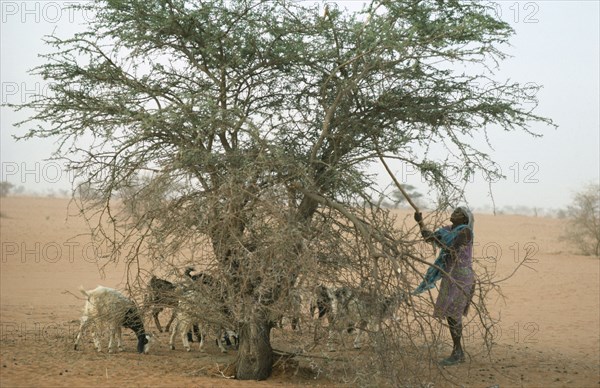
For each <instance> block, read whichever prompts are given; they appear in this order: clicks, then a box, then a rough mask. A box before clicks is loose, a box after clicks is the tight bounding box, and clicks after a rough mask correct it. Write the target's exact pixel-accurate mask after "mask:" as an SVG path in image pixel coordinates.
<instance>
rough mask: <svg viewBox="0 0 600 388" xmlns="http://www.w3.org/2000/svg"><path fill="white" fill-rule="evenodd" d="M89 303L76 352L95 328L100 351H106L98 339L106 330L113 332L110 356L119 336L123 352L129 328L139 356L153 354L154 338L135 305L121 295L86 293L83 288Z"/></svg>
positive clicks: (98, 290) (101, 291)
mask: <svg viewBox="0 0 600 388" xmlns="http://www.w3.org/2000/svg"><path fill="white" fill-rule="evenodd" d="M80 291H81V293H82V294H83V295H85V296H86V298H87V300H86V302H85V306H84V308H83V316H82V317H81V326H80V327H79V332H78V333H77V338H76V339H75V350H77V348H78V346H79V341H80V339H81V336H82V335H83V333H84V331H85V330H86V329H87V328H88V326H90V325H92V326H94V330H93V331H92V338H93V340H94V345H95V347H96V349H97V350H98V351H99V352H100V351H101V350H102V347H101V343H100V338H98V335H99V334H100V333H101V332H102V329H103V327H104V326H108V329H109V342H108V352H109V353H112V348H113V340H114V337H115V336H116V339H117V347H118V349H119V351H122V350H123V349H122V346H121V327H125V328H128V329H131V330H133V331H134V333H135V335H136V337H137V340H138V344H137V351H138V353H148V351H149V350H150V342H151V336H150V335H149V334H146V332H145V330H144V323H143V322H142V317H141V315H140V313H139V310H138V309H137V307H136V305H135V303H134V302H133V301H132V300H131V299H129V298H127V297H125V296H124V295H123V294H121V293H120V292H119V291H117V290H115V289H112V288H108V287H103V286H98V287H96V288H95V289H93V290H89V291H86V290H84V289H83V287H81V288H80Z"/></svg>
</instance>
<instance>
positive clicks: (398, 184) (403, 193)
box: [377, 150, 421, 213]
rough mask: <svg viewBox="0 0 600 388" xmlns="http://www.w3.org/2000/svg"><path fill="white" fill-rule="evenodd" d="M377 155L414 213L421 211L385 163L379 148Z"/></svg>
mask: <svg viewBox="0 0 600 388" xmlns="http://www.w3.org/2000/svg"><path fill="white" fill-rule="evenodd" d="M377 155H378V156H379V160H381V163H383V166H384V167H385V169H386V170H387V172H388V174H389V175H390V176H391V177H392V180H393V181H394V184H395V185H396V187H397V188H398V190H400V192H401V193H402V195H404V198H406V200H407V201H408V203H409V204H410V206H412V208H413V209H415V212H416V213H420V212H421V211H420V210H419V208H418V206H417V205H415V203H414V202H413V201H412V200H411V199H410V197H409V196H408V193H407V192H406V191H405V190H404V189H403V188H402V185H401V184H400V182H398V180H397V179H396V177H395V176H394V173H393V172H392V170H390V168H389V167H388V165H387V163H386V162H385V159H383V156H382V155H381V152H379V150H377Z"/></svg>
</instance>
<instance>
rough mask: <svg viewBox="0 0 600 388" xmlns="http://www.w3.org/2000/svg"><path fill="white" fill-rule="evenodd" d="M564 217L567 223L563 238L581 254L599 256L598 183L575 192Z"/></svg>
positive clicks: (599, 196)
mask: <svg viewBox="0 0 600 388" xmlns="http://www.w3.org/2000/svg"><path fill="white" fill-rule="evenodd" d="M566 217H567V218H568V220H569V225H568V227H567V231H566V233H565V236H564V238H566V239H567V240H569V241H570V242H572V243H573V244H574V245H575V246H576V247H577V249H578V250H579V251H580V252H581V253H582V254H584V255H594V256H596V257H600V185H598V184H591V185H589V186H587V187H586V188H584V189H583V190H581V191H580V192H578V193H576V194H575V196H574V198H573V203H572V204H571V206H569V207H568V208H567V213H566Z"/></svg>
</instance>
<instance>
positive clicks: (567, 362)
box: [0, 197, 600, 387]
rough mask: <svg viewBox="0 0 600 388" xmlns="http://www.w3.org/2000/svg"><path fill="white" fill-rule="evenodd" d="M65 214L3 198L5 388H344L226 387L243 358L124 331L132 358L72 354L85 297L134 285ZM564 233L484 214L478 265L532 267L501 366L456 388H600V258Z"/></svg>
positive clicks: (460, 377)
mask: <svg viewBox="0 0 600 388" xmlns="http://www.w3.org/2000/svg"><path fill="white" fill-rule="evenodd" d="M67 205H68V200H65V199H58V198H54V199H53V198H26V197H8V198H2V199H1V206H0V212H1V215H2V217H1V219H0V236H1V237H0V240H1V244H2V257H1V266H0V280H1V283H0V284H1V288H0V291H1V294H0V305H1V307H0V330H1V332H0V386H1V387H26V386H31V387H58V386H73V387H79V386H90V385H97V386H107V387H108V386H111V387H112V386H128V387H135V386H159V387H162V386H177V387H187V386H190V387H192V386H195V387H197V386H201V387H221V386H229V387H276V386H326V387H332V386H336V384H334V383H332V382H331V381H330V380H328V379H327V378H326V376H318V377H317V378H315V376H308V375H303V374H302V373H298V374H295V373H292V372H290V371H286V370H283V369H276V371H275V373H274V375H273V376H272V378H270V379H269V380H267V381H261V382H252V381H250V382H248V381H236V380H231V379H226V378H224V377H223V374H222V373H221V372H222V371H223V370H222V369H224V367H225V366H226V365H227V363H228V362H231V361H232V360H233V359H234V357H235V351H231V352H230V353H229V354H227V355H221V354H220V353H218V351H217V349H216V347H212V348H210V347H209V350H208V352H207V353H204V354H203V353H199V352H197V351H196V352H190V353H186V352H184V351H183V350H181V347H179V350H176V351H171V350H169V349H168V345H167V341H168V339H167V338H166V336H165V335H164V334H163V335H162V336H161V337H159V343H158V344H157V346H155V347H154V349H153V351H152V352H151V354H148V355H138V354H137V353H135V351H134V348H135V346H134V339H133V337H132V336H131V335H130V334H129V333H125V331H124V338H125V345H126V351H124V352H122V353H117V354H107V353H105V352H104V353H100V354H99V353H97V352H96V351H95V350H94V349H93V347H92V346H91V345H90V344H87V345H86V346H85V347H84V349H83V350H82V351H74V350H73V346H72V345H73V338H74V334H75V332H76V331H77V328H78V325H79V321H78V320H79V317H80V315H81V309H82V306H83V300H82V299H78V298H77V297H76V296H77V295H79V293H78V292H77V289H78V287H79V286H80V285H84V286H85V287H86V288H94V287H95V286H96V285H98V284H102V285H105V286H109V287H115V288H122V286H123V280H124V279H123V268H122V265H117V266H111V267H109V268H108V269H107V270H106V271H105V272H104V273H100V272H99V271H98V266H99V263H98V257H99V256H101V252H100V253H99V252H98V251H97V250H96V249H95V247H94V246H92V245H90V243H89V240H87V239H86V237H85V236H84V235H82V233H85V232H86V226H85V224H84V223H83V222H82V221H81V219H79V218H78V217H76V216H74V215H75V214H73V213H76V210H75V208H70V209H69V210H68V207H67ZM69 213H71V215H72V217H68V215H69ZM406 216H409V213H408V212H406ZM565 227H566V223H565V221H564V220H558V219H553V218H544V217H526V216H514V215H499V216H492V215H483V214H476V229H475V230H476V240H475V241H476V243H475V244H476V245H475V257H476V258H479V259H480V260H485V259H484V258H485V257H489V256H494V257H495V258H496V265H497V269H498V272H499V274H509V273H510V272H511V270H512V269H513V268H514V266H515V265H516V262H517V261H518V260H519V259H522V258H523V255H525V253H526V252H527V251H528V252H529V253H530V258H531V262H530V265H529V267H530V268H521V269H520V270H519V271H518V272H517V273H516V274H515V275H514V276H513V277H511V278H510V279H508V280H507V281H506V282H504V283H503V287H502V290H503V293H504V296H505V299H498V300H494V301H490V306H491V308H492V312H493V313H494V314H496V315H497V316H499V317H500V319H501V321H500V324H499V325H498V332H497V333H496V342H497V345H496V346H495V347H494V352H493V353H492V356H491V358H490V357H487V356H485V355H484V354H472V355H471V357H470V358H469V361H468V362H467V363H465V364H462V365H460V366H456V367H452V368H447V369H448V373H449V374H450V375H451V376H452V381H455V382H457V383H459V384H460V385H463V386H466V387H491V386H499V387H600V300H599V298H600V287H599V286H600V278H599V268H600V260H598V259H597V258H594V257H586V256H580V255H577V254H575V253H574V252H576V247H572V246H570V245H569V244H568V243H567V242H565V241H561V240H560V239H559V237H560V235H561V234H562V233H563V231H564V228H565ZM432 260H433V257H432ZM148 324H149V323H148ZM465 333H466V334H465V345H466V350H467V351H469V348H470V347H471V348H475V347H476V346H475V345H474V343H475V342H476V341H477V338H476V337H477V328H476V327H470V328H469V327H468V325H467V327H466V328H465ZM469 333H471V334H469ZM447 384H448V386H450V385H451V383H450V382H448V383H447ZM436 386H440V385H439V383H438V384H437V385H436Z"/></svg>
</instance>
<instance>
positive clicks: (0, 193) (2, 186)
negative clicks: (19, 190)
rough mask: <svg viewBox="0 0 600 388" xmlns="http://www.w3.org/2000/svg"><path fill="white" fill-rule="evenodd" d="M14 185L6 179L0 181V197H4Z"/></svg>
mask: <svg viewBox="0 0 600 388" xmlns="http://www.w3.org/2000/svg"><path fill="white" fill-rule="evenodd" d="M14 186H15V185H13V184H12V183H10V182H7V181H2V182H0V197H6V196H7V195H8V194H10V191H11V190H12V188H13V187H14Z"/></svg>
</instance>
